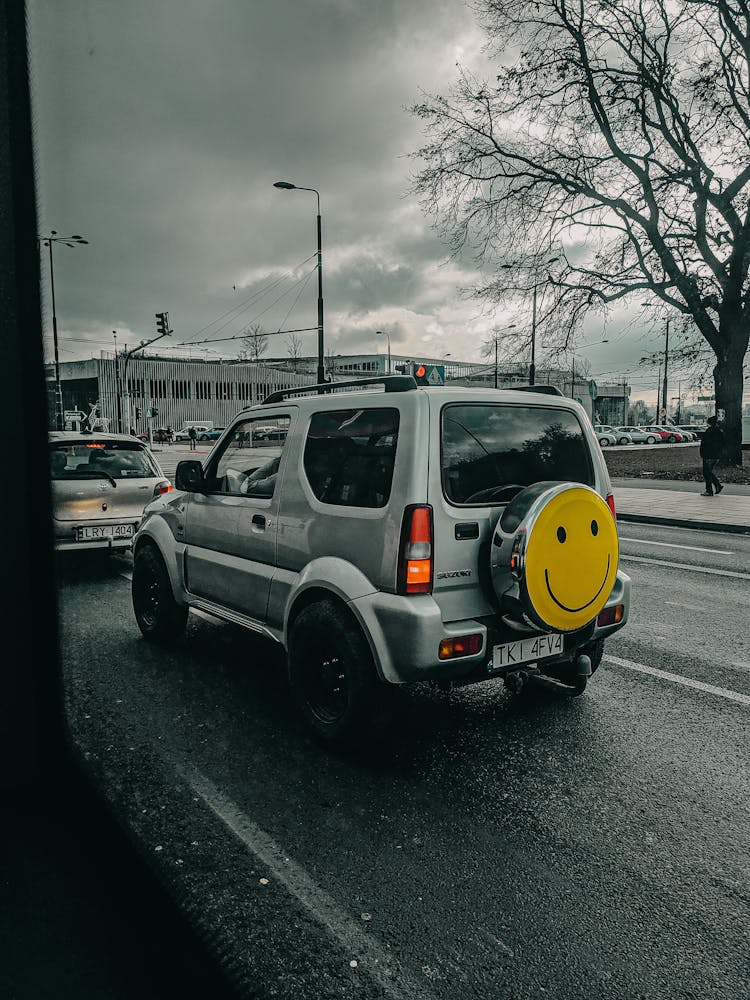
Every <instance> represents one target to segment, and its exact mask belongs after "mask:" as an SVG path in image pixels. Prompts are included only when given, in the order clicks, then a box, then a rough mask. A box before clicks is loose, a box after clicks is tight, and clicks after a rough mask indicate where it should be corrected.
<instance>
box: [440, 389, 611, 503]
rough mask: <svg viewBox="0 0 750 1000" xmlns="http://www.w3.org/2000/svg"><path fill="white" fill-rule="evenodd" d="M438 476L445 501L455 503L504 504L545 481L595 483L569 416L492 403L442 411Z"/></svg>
mask: <svg viewBox="0 0 750 1000" xmlns="http://www.w3.org/2000/svg"><path fill="white" fill-rule="evenodd" d="M442 477H443V490H444V492H445V495H446V497H447V498H448V499H449V500H450V501H451V502H452V503H456V504H469V503H471V504H481V503H507V502H508V501H509V500H511V499H512V498H513V497H514V496H515V495H516V493H518V492H519V491H520V490H522V489H523V488H524V487H526V486H530V485H531V484H532V483H538V482H543V481H546V480H565V481H566V482H567V481H570V482H576V483H585V484H586V485H588V486H593V484H594V475H593V468H592V465H591V457H590V455H589V448H588V443H587V441H586V438H585V437H584V435H583V430H582V428H581V425H580V423H579V422H578V419H577V417H576V416H575V414H574V413H571V412H570V410H561V409H554V408H551V407H550V408H547V407H540V406H535V407H529V406H510V405H507V404H505V405H501V404H497V403H494V404H493V403H488V404H484V403H472V404H451V405H448V406H446V407H445V408H444V409H443V414H442Z"/></svg>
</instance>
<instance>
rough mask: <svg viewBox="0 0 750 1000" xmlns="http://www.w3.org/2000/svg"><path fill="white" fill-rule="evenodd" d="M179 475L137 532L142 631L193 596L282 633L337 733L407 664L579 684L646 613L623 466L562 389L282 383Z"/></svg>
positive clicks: (405, 675)
mask: <svg viewBox="0 0 750 1000" xmlns="http://www.w3.org/2000/svg"><path fill="white" fill-rule="evenodd" d="M269 428H271V429H272V432H271V431H269ZM175 479H176V489H177V491H178V492H176V493H173V494H170V495H168V496H165V497H164V498H161V499H159V500H156V501H154V502H153V503H151V504H149V506H148V507H147V508H146V511H145V519H144V521H143V524H142V526H141V528H140V530H139V531H138V534H137V536H136V538H135V540H134V545H133V548H134V571H133V606H134V610H135V615H136V619H137V622H138V625H139V627H140V629H141V632H142V633H143V635H144V636H145V637H146V638H147V639H150V640H155V641H173V640H176V639H178V638H179V637H180V636H181V635H182V634H183V632H184V629H185V625H186V621H187V617H188V612H189V610H190V609H191V608H195V609H200V610H201V611H202V612H208V613H209V614H211V615H214V616H216V617H217V618H220V619H223V620H225V621H228V622H234V623H235V624H239V625H242V626H244V627H246V628H248V629H250V630H252V631H253V632H257V633H260V634H262V635H264V636H267V637H269V638H271V639H273V640H274V641H276V642H278V643H280V644H281V645H282V646H283V647H284V649H285V650H286V653H287V658H288V664H289V680H290V686H291V691H292V693H293V695H294V698H295V700H296V702H297V704H298V706H299V707H300V709H301V711H302V713H303V715H304V717H305V719H306V720H307V722H308V724H309V725H310V727H311V728H312V730H313V732H314V733H315V734H316V735H317V736H318V737H319V738H320V739H321V740H323V741H324V742H326V743H328V744H330V745H346V744H348V743H352V742H356V741H358V740H359V739H360V738H361V737H363V736H364V735H365V734H366V733H367V731H368V728H369V727H370V726H371V724H372V722H373V720H374V719H376V718H382V708H383V704H384V697H385V692H386V690H387V688H388V686H389V685H393V684H404V683H409V682H414V681H434V682H437V683H439V684H441V685H445V686H455V685H464V684H470V683H474V682H476V681H482V680H488V679H492V678H502V679H503V680H504V682H505V684H506V686H508V687H510V688H511V689H514V690H518V689H520V688H521V687H523V686H524V685H525V684H526V683H529V682H532V683H536V684H543V685H546V686H552V687H555V688H556V689H557V690H559V691H561V692H565V693H569V694H580V693H581V692H582V691H583V690H584V688H585V686H586V681H587V678H588V677H589V676H590V675H591V674H592V673H593V671H594V670H596V668H597V666H598V665H599V662H600V660H601V658H602V650H603V640H604V638H605V637H606V636H607V635H610V634H611V633H612V632H614V631H616V630H617V629H619V628H621V627H622V626H623V625H624V624H625V622H626V620H627V617H628V607H629V596H630V580H629V578H628V577H627V576H625V574H623V573H621V572H620V570H619V569H618V555H619V547H618V536H617V526H616V522H615V510H614V502H613V497H612V493H611V490H610V484H609V477H608V474H607V468H606V465H605V463H604V459H603V457H602V453H601V450H600V448H599V445H598V443H597V440H596V435H595V433H594V431H593V428H592V427H591V424H590V422H589V420H588V418H587V416H586V414H585V412H584V410H583V409H582V407H581V406H580V405H579V404H578V403H576V402H574V401H573V400H570V399H566V398H564V397H562V396H561V395H560V394H559V392H557V390H553V391H550V392H547V393H544V392H542V391H541V390H535V391H533V392H529V391H524V390H513V391H509V390H500V391H491V390H487V389H467V388H463V387H462V388H438V389H433V388H421V387H418V386H417V383H416V382H415V380H414V378H412V377H411V376H409V375H405V376H389V377H384V378H381V379H379V380H378V379H365V380H358V381H357V382H347V383H335V384H327V385H325V386H310V387H308V388H306V389H304V390H300V389H298V388H297V389H294V390H290V391H288V392H277V393H273V394H272V395H270V396H268V397H267V398H266V400H265V401H264V402H263V403H262V404H258V405H256V406H253V407H250V408H249V409H247V410H244V411H243V412H241V413H240V414H239V415H238V416H237V417H236V418H235V419H234V421H233V422H232V423H231V425H230V426H229V427H228V428H227V429H226V430H225V431H224V433H223V435H222V437H221V438H220V440H219V441H218V442H217V443H216V445H215V446H214V448H213V450H212V451H211V453H210V455H209V456H208V457H207V458H206V459H205V461H204V462H203V463H201V462H199V461H182V462H180V463H179V465H178V466H177V473H176V477H175Z"/></svg>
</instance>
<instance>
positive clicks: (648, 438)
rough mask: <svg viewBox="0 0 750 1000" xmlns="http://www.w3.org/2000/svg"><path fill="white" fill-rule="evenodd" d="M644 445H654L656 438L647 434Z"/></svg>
mask: <svg viewBox="0 0 750 1000" xmlns="http://www.w3.org/2000/svg"><path fill="white" fill-rule="evenodd" d="M646 444H656V438H655V437H654V436H653V434H649V436H648V437H647V438H646Z"/></svg>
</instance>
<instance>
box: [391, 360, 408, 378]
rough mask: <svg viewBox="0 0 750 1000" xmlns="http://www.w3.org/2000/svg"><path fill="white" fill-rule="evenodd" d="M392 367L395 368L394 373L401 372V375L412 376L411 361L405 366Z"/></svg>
mask: <svg viewBox="0 0 750 1000" xmlns="http://www.w3.org/2000/svg"><path fill="white" fill-rule="evenodd" d="M394 367H395V369H396V371H397V372H401V374H402V375H411V374H412V367H413V365H412V363H411V361H407V362H406V364H403V365H395V366H394Z"/></svg>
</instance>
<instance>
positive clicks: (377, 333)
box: [375, 330, 391, 375]
mask: <svg viewBox="0 0 750 1000" xmlns="http://www.w3.org/2000/svg"><path fill="white" fill-rule="evenodd" d="M375 336H376V337H385V338H386V339H387V340H388V374H389V375H390V374H391V335H390V333H386V332H385V331H384V330H376V331H375Z"/></svg>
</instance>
